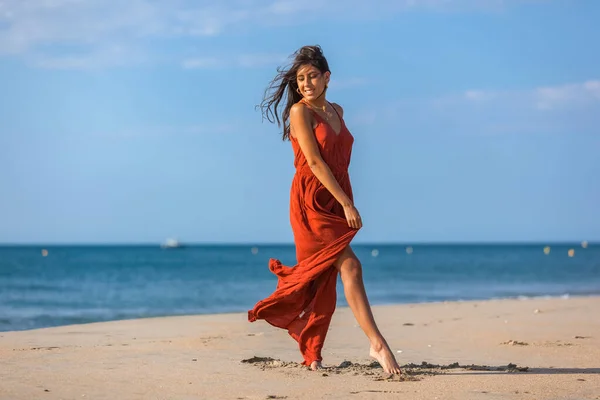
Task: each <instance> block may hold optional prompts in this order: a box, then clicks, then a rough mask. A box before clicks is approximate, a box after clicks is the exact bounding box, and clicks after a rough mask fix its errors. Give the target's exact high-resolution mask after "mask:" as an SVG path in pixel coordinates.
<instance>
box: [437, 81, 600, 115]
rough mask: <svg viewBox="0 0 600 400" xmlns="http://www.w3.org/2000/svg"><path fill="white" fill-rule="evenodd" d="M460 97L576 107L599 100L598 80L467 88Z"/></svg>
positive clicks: (540, 107) (544, 107)
mask: <svg viewBox="0 0 600 400" xmlns="http://www.w3.org/2000/svg"><path fill="white" fill-rule="evenodd" d="M462 98H464V99H466V100H467V101H470V102H474V103H478V102H484V101H498V102H509V101H510V102H513V103H515V104H520V105H522V106H526V107H535V108H537V109H538V110H553V109H558V108H565V107H577V106H582V105H585V104H590V103H592V102H595V101H597V100H600V80H589V81H586V82H582V83H569V84H563V85H555V86H541V87H537V88H534V89H530V90H505V91H493V90H467V91H466V92H464V94H463V96H462ZM440 100H441V102H442V103H443V102H444V101H451V102H452V101H460V100H461V98H460V97H459V98H454V97H449V98H444V99H440Z"/></svg>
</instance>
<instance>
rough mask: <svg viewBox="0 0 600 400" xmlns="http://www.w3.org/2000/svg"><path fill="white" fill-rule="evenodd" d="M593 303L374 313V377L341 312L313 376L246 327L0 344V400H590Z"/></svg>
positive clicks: (103, 327)
mask: <svg viewBox="0 0 600 400" xmlns="http://www.w3.org/2000/svg"><path fill="white" fill-rule="evenodd" d="M599 310H600V297H581V298H569V299H530V300H492V301H473V302H448V303H429V304H407V305H393V306H378V307H374V312H375V316H376V319H377V321H378V322H379V325H380V328H381V330H382V331H383V333H384V335H385V336H386V337H387V338H388V341H389V343H390V345H391V347H392V349H393V351H394V353H395V354H396V356H397V358H398V361H399V363H400V364H401V365H402V369H403V373H402V375H399V376H390V375H388V374H385V373H384V372H383V371H382V369H381V367H380V366H379V365H378V364H377V363H376V362H374V361H373V360H372V359H370V358H369V357H368V349H369V345H368V341H367V340H366V338H365V336H364V334H363V333H362V331H361V330H360V328H359V327H358V326H357V325H356V322H355V320H354V317H353V316H352V313H351V311H350V310H349V309H345V308H339V309H338V310H337V311H336V314H335V315H334V318H333V322H332V326H331V329H330V331H329V334H328V337H327V341H326V346H325V349H324V352H323V356H324V361H323V363H324V365H325V368H324V369H323V370H321V371H317V372H313V371H309V370H307V369H306V368H305V367H303V366H301V365H300V364H299V362H301V357H300V354H299V352H298V350H297V347H296V344H295V342H294V341H293V340H292V339H291V338H290V337H289V336H288V335H287V333H286V332H284V331H282V330H279V329H276V328H273V327H271V326H270V325H268V324H266V323H265V322H264V321H257V322H255V323H252V324H250V323H248V322H247V321H246V314H245V313H240V314H221V315H205V316H183V317H165V318H151V319H140V320H128V321H114V322H106V323H96V324H87V325H73V326H64V327H57V328H48V329H38V330H31V331H21V332H0V360H1V361H0V399H11V400H13V399H14V400H18V399H82V398H83V399H85V398H87V399H111V400H114V399H240V400H241V399H316V398H319V399H320V398H327V399H349V398H350V399H351V398H357V399H383V398H388V399H404V398H405V399H436V398H437V399H489V400H492V399H596V400H598V399H600V311H599Z"/></svg>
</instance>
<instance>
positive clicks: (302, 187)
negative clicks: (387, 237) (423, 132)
mask: <svg viewBox="0 0 600 400" xmlns="http://www.w3.org/2000/svg"><path fill="white" fill-rule="evenodd" d="M309 109H310V108H309ZM311 112H312V113H313V115H314V116H315V119H316V126H315V128H314V135H315V137H316V139H317V142H318V146H319V151H320V153H321V156H322V158H323V160H324V161H325V162H326V163H327V165H328V166H329V168H330V169H331V172H332V173H333V175H334V176H335V178H336V180H337V182H338V183H339V184H340V186H341V188H342V189H343V190H344V192H345V193H346V194H347V195H348V196H349V197H350V199H352V198H353V196H352V187H351V185H350V178H349V175H348V166H349V165H350V156H351V153H352V145H353V143H354V138H353V136H352V134H351V133H350V131H349V130H348V128H347V127H346V124H345V122H344V120H343V119H342V118H341V116H340V115H339V114H338V117H339V119H340V122H341V123H340V125H341V129H340V131H339V133H336V132H335V131H334V130H333V128H332V127H331V125H329V123H328V122H327V121H326V120H325V119H324V118H322V117H321V116H320V115H319V114H318V113H316V112H314V111H313V110H311ZM336 112H337V111H336ZM291 143H292V148H293V151H294V156H295V157H294V166H295V167H296V172H295V174H294V178H293V180H292V187H291V193H290V222H291V226H292V231H293V234H294V242H295V245H296V259H297V264H296V265H295V266H293V267H289V266H285V265H282V263H281V261H279V260H277V259H273V258H272V259H270V260H269V269H270V270H271V271H272V272H273V273H274V274H275V275H277V278H278V279H277V287H276V290H275V291H274V292H273V293H272V294H271V295H270V296H269V297H267V298H265V299H263V300H261V301H259V302H258V303H256V305H255V306H254V308H253V309H252V310H249V311H248V320H249V321H250V322H254V321H256V320H257V319H264V320H265V321H267V322H268V323H269V324H271V325H273V326H276V327H278V328H282V329H287V330H288V333H289V334H290V336H292V337H293V338H294V339H295V340H296V341H297V342H298V345H299V347H300V352H301V353H302V356H303V357H304V361H303V363H302V364H304V365H310V364H311V363H312V362H313V361H321V360H322V357H321V349H322V348H323V343H324V342H325V337H326V335H327V330H328V329H329V324H330V322H331V318H332V316H333V313H334V311H335V307H336V301H337V294H336V281H337V275H338V271H337V268H336V267H335V266H334V265H333V264H334V262H335V261H336V260H337V259H338V258H339V256H340V255H341V253H342V252H343V251H344V249H345V248H346V247H347V246H348V245H349V244H350V242H351V241H352V239H353V238H354V236H355V235H356V233H357V232H358V230H357V229H355V228H351V227H350V226H348V222H347V221H346V218H345V214H344V209H343V207H342V205H341V204H340V203H339V202H338V201H337V200H336V199H335V198H334V197H333V196H332V195H331V193H330V192H329V190H327V189H326V188H325V187H324V186H323V184H322V183H321V182H320V181H319V179H317V177H316V176H315V175H314V174H313V172H312V171H311V169H310V168H309V166H308V164H307V161H306V158H305V157H304V154H303V153H302V150H301V149H300V146H299V145H298V141H297V140H296V139H295V138H293V137H292V138H291Z"/></svg>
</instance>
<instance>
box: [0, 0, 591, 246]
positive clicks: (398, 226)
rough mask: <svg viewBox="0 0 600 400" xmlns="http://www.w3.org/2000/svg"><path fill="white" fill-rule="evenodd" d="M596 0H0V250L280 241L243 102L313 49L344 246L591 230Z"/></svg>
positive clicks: (562, 235)
mask: <svg viewBox="0 0 600 400" xmlns="http://www.w3.org/2000/svg"><path fill="white" fill-rule="evenodd" d="M598 17H600V2H597V1H593V0H589V1H585V0H583V1H567V0H564V1H559V0H556V1H552V0H548V1H543V0H538V1H535V0H530V1H526V0H521V1H520V0H504V1H501V0H489V1H486V0H478V1H475V0H456V1H451V0H410V1H409V0H405V1H402V0H398V1H385V0H371V1H369V2H364V1H353V0H352V1H341V0H332V1H327V2H323V1H322V2H309V1H307V2H300V1H294V2H290V1H275V2H273V1H266V0H263V1H258V0H247V1H242V0H239V1H222V0H221V1H216V0H215V1H209V0H207V1H191V0H168V1H167V0H162V1H149V0H131V1H129V2H122V1H117V0H87V1H82V0H46V1H42V0H39V1H33V0H32V1H23V0H1V1H0V88H1V89H2V96H0V188H1V189H0V190H1V192H0V193H1V194H0V243H107V242H108V243H130V242H135V243H139V242H160V241H162V240H164V239H165V238H166V237H172V236H175V237H178V238H180V239H181V240H183V241H189V242H210V243H213V242H242V243H264V242H286V243H291V242H292V233H291V229H290V226H289V216H288V196H289V189H290V183H291V179H292V176H293V173H294V170H293V165H292V161H293V159H292V152H291V148H290V144H289V142H282V141H281V139H280V137H279V130H278V128H277V127H276V126H275V125H271V124H268V123H267V122H262V121H261V115H260V113H259V112H257V111H256V110H255V108H254V106H255V105H256V104H258V103H259V102H260V100H261V98H262V94H263V91H264V89H265V88H266V86H267V84H268V83H269V81H270V79H271V78H272V77H273V76H274V74H275V72H276V67H277V66H278V65H281V64H285V62H286V58H287V56H288V55H290V54H291V53H292V52H293V51H294V50H296V49H297V48H299V47H300V46H302V45H305V44H320V45H321V46H322V47H323V50H324V52H325V55H326V56H327V57H328V60H329V63H330V67H331V69H332V84H331V90H330V91H329V92H328V98H329V100H330V101H334V102H338V103H340V104H341V105H342V106H343V107H344V109H345V113H346V114H345V115H346V123H347V125H348V127H349V128H350V130H351V132H352V133H353V135H354V137H355V147H354V151H353V160H352V165H351V168H350V174H351V179H352V183H353V187H354V194H355V201H356V205H357V208H358V209H359V211H360V212H361V214H362V216H363V219H364V228H363V229H362V230H361V232H360V233H359V234H358V236H357V237H356V239H355V240H356V242H381V241H383V242H407V243H417V242H489V241H510V242H516V241H542V242H544V241H571V240H573V241H581V240H589V241H598V240H600V206H599V205H600V52H598V51H596V49H597V47H598V39H600V26H599V25H598V23H597V21H598Z"/></svg>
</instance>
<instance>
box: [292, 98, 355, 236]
mask: <svg viewBox="0 0 600 400" xmlns="http://www.w3.org/2000/svg"><path fill="white" fill-rule="evenodd" d="M290 133H291V135H292V136H294V137H295V138H296V140H298V144H299V145H300V149H301V150H302V153H303V154H304V157H305V158H306V162H307V163H308V166H309V167H310V169H311V171H312V172H313V174H315V176H316V177H317V179H318V180H319V181H320V182H321V183H322V184H323V186H325V188H326V189H327V190H329V192H330V193H331V195H332V196H333V197H334V198H335V199H336V200H337V201H338V202H339V203H340V204H341V205H342V206H343V207H344V212H345V214H346V219H347V220H348V225H350V226H351V227H352V228H357V229H358V228H360V227H361V226H362V222H361V219H360V215H359V214H358V210H356V208H355V207H354V204H352V200H350V197H348V195H347V194H346V192H344V190H343V189H342V188H341V187H340V185H339V183H338V182H337V180H336V179H335V177H334V176H333V174H332V173H331V169H330V168H329V166H328V165H327V163H326V162H325V161H324V160H323V158H322V157H321V153H320V152H319V146H318V144H317V140H316V138H315V135H314V134H313V130H312V127H311V116H310V112H309V110H308V108H307V107H306V106H304V105H303V104H301V103H296V104H294V105H293V106H292V109H291V110H290Z"/></svg>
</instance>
